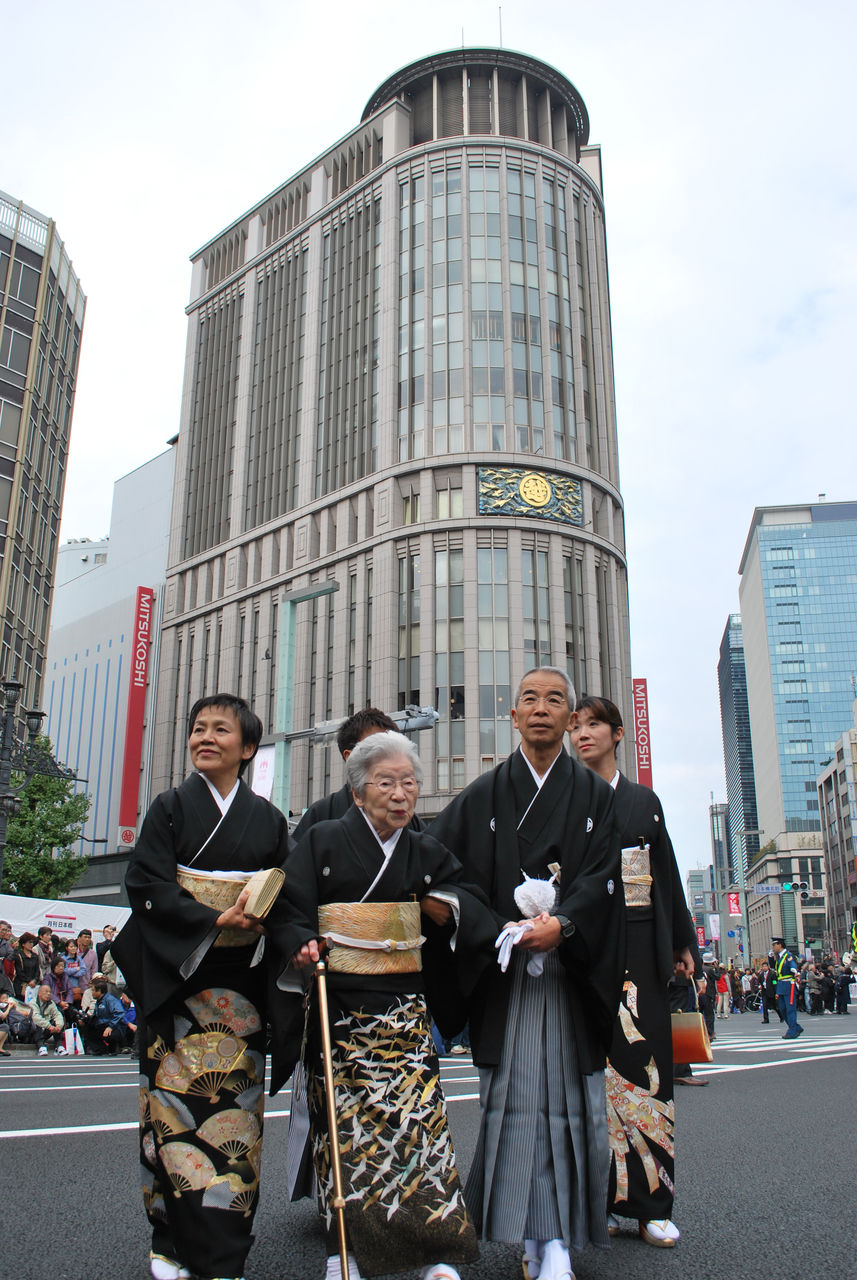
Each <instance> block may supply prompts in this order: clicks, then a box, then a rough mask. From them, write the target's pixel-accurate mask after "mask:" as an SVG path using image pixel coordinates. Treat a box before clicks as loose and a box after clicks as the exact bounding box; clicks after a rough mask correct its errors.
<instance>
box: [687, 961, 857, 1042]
mask: <svg viewBox="0 0 857 1280" xmlns="http://www.w3.org/2000/svg"><path fill="white" fill-rule="evenodd" d="M702 959H703V974H704V976H703V979H702V980H701V982H700V983H699V1001H700V1008H701V1009H702V1010H703V1011H704V1012H705V1014H706V1021H707V1022H708V1025H709V1031H710V1032H713V1030H714V1022H715V1020H716V1019H717V1018H722V1019H725V1018H728V1017H729V1016H730V1014H734V1013H750V1012H751V1011H753V1012H755V1011H756V1010H761V1013H762V1021H763V1022H768V1021H769V1014H770V1012H771V1011H773V1012H774V1013H776V1012H777V1001H776V977H777V975H776V968H775V964H774V959H773V956H769V957H768V959H767V960H765V961H764V962H763V963H762V964H760V965H758V966H757V967H752V968H746V969H741V968H739V967H737V966H731V967H727V966H726V965H725V964H718V963H717V961H716V960H715V958H714V956H713V955H711V954H710V953H706V954H705V955H704V956H703V958H702ZM844 960H846V961H848V960H850V954H849V955H848V956H845V957H844ZM853 982H857V969H856V968H855V967H854V965H853V963H842V964H835V963H834V962H833V960H832V959H831V958H830V957H825V958H824V959H823V960H820V961H817V962H816V961H810V960H806V961H804V962H803V964H802V965H801V968H800V979H799V984H798V1007H799V1009H800V1010H801V1012H806V1013H808V1014H810V1015H811V1016H817V1017H823V1016H824V1014H826V1013H831V1014H840V1015H842V1014H847V1013H848V1006H849V1004H850V996H851V984H852V983H853ZM778 1016H779V1015H778Z"/></svg>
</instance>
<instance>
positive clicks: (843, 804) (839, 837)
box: [818, 702, 857, 954]
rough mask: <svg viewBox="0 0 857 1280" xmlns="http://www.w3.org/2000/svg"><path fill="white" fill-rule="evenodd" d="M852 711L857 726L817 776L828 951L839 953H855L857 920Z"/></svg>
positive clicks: (856, 767) (856, 757) (856, 753)
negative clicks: (854, 943) (853, 932)
mask: <svg viewBox="0 0 857 1280" xmlns="http://www.w3.org/2000/svg"><path fill="white" fill-rule="evenodd" d="M853 710H854V727H853V728H851V729H846V730H845V732H844V733H843V735H842V737H841V738H840V739H839V741H838V742H837V743H836V746H835V748H834V753H833V757H832V759H830V760H829V761H828V762H827V766H826V767H825V768H824V769H823V770H822V772H821V773H820V774H819V777H818V808H819V817H820V818H821V838H822V841H823V844H824V875H825V881H826V883H827V928H828V937H827V938H826V939H825V941H826V944H827V949H828V950H829V951H837V952H839V953H840V954H841V953H842V952H843V951H851V950H852V941H851V926H852V925H853V923H854V921H855V920H857V843H855V823H857V702H855V703H854V709H853ZM852 815H854V816H853V817H852Z"/></svg>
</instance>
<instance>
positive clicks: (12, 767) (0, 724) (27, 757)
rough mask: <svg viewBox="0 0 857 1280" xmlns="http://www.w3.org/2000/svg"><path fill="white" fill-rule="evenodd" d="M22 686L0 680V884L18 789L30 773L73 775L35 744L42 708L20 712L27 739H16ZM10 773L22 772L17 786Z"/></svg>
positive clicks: (15, 809) (57, 776) (74, 775)
mask: <svg viewBox="0 0 857 1280" xmlns="http://www.w3.org/2000/svg"><path fill="white" fill-rule="evenodd" d="M23 687H24V686H23V685H22V684H21V683H20V681H18V680H3V681H2V683H0V691H2V696H3V707H2V716H0V884H2V882H3V856H4V854H5V852H6V830H7V827H8V825H9V819H10V818H11V817H13V816H14V815H15V814H16V813H17V812H18V809H19V808H20V806H21V801H20V799H19V798H18V796H19V792H21V791H23V789H24V787H25V786H26V785H27V783H28V782H29V781H30V779H31V778H32V776H33V774H34V773H41V774H44V775H46V776H47V777H49V778H65V779H67V780H68V779H76V777H77V775H76V774H75V772H74V770H73V769H63V768H62V767H61V766H60V765H58V764H57V762H56V760H54V758H53V756H52V755H51V753H50V751H46V750H45V748H44V747H41V746H40V745H39V742H38V737H39V729H40V728H41V725H42V720H43V719H44V716H45V712H44V711H25V712H24V718H25V720H26V722H27V740H26V742H20V741H19V740H18V738H17V736H16V734H15V708H16V707H17V705H18V699H19V698H20V696H21V690H22V689H23ZM13 773H20V774H22V775H23V781H22V782H19V783H18V784H17V786H13V785H12V774H13Z"/></svg>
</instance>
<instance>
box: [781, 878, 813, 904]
mask: <svg viewBox="0 0 857 1280" xmlns="http://www.w3.org/2000/svg"><path fill="white" fill-rule="evenodd" d="M808 890H809V884H808V883H807V881H806V880H787V881H786V882H785V884H784V885H783V893H799V894H800V896H801V898H802V899H803V900H804V902H805V901H806V900H807V898H808V897H809V892H808Z"/></svg>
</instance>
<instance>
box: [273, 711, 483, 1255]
mask: <svg viewBox="0 0 857 1280" xmlns="http://www.w3.org/2000/svg"><path fill="white" fill-rule="evenodd" d="M346 777H347V780H348V783H349V786H350V787H351V789H352V792H353V794H354V805H353V806H352V808H351V809H350V810H349V812H348V813H347V814H346V815H345V817H343V818H341V819H338V820H334V821H330V822H321V823H318V824H317V825H315V826H314V827H313V828H312V829H311V830H310V831H309V832H308V833H307V835H306V836H305V837H304V839H303V840H302V841H301V842H300V844H299V845H298V847H297V849H296V851H295V853H294V854H293V855H292V857H291V858H290V860H289V864H288V874H287V878H286V884H285V887H284V889H283V897H284V898H285V901H286V903H287V912H288V915H289V924H288V926H287V927H286V929H285V930H284V933H283V934H282V935H281V936H280V937H278V945H281V944H282V941H283V937H286V938H288V946H287V948H286V954H289V955H290V956H291V958H292V964H291V969H290V970H286V977H285V978H281V979H280V985H281V986H282V985H283V983H284V981H286V980H288V975H289V974H290V973H291V974H294V970H295V969H298V970H300V969H307V968H308V967H309V966H311V965H313V964H314V963H316V962H317V961H318V959H319V957H320V956H322V955H323V954H324V953H325V950H326V951H327V968H328V971H329V972H328V978H327V986H328V1001H329V1008H330V1022H331V1036H332V1042H333V1073H334V1083H335V1091H336V1111H337V1115H338V1116H339V1124H338V1140H339V1148H340V1153H341V1162H342V1169H343V1181H344V1196H345V1226H346V1235H347V1239H348V1244H349V1280H359V1277H362V1276H374V1275H379V1274H382V1273H386V1272H390V1271H398V1270H401V1269H403V1268H413V1267H423V1268H425V1269H424V1270H423V1272H422V1275H423V1278H424V1280H457V1277H458V1272H457V1271H456V1270H455V1268H454V1267H453V1266H452V1263H455V1262H467V1261H469V1260H471V1259H473V1258H475V1257H476V1254H477V1242H476V1236H475V1233H474V1230H473V1227H472V1225H471V1223H470V1220H469V1218H468V1215H467V1211H466V1209H465V1207H464V1201H463V1197H462V1192H461V1186H460V1183H459V1179H458V1173H457V1170H456V1166H455V1156H454V1152H453V1148H452V1140H451V1138H450V1134H449V1129H448V1126H447V1120H446V1108H445V1104H444V1100H443V1095H442V1093H441V1089H440V1080H439V1068H438V1062H437V1055H436V1052H435V1048H434V1043H433V1041H432V1035H431V1029H430V1020H429V1017H428V1014H427V1008H426V995H425V993H426V991H427V990H428V991H429V992H430V993H431V992H432V991H433V990H434V988H435V987H436V988H437V989H438V990H440V989H443V990H445V991H446V992H447V994H448V993H449V991H450V990H454V989H455V988H456V986H457V987H458V990H459V991H460V992H462V993H463V994H466V992H467V990H469V989H470V988H471V987H472V985H473V983H474V982H475V980H476V978H477V977H478V974H479V972H480V968H481V965H482V964H487V963H489V962H492V961H493V958H494V949H493V944H494V939H495V937H496V934H497V922H496V919H495V917H494V915H493V913H492V912H491V911H489V910H488V908H487V907H486V906H485V905H484V902H483V901H482V900H481V896H480V895H479V891H478V890H473V889H472V888H470V889H468V888H467V887H465V886H464V885H463V884H462V877H461V866H460V864H459V862H458V861H457V859H456V858H454V857H453V855H452V854H451V853H450V852H449V851H448V850H447V849H446V848H444V846H443V845H441V844H440V843H439V842H438V841H437V840H435V839H434V838H433V837H432V836H429V835H427V834H426V833H424V832H416V831H414V830H412V829H410V828H409V827H408V824H409V823H410V821H411V818H412V816H413V813H414V807H415V804H416V800H417V796H418V794H419V787H420V783H421V782H422V778H423V770H422V765H421V764H420V759H419V755H418V754H417V751H416V748H415V747H414V746H413V744H412V743H411V742H410V741H409V740H408V739H407V738H405V737H404V736H403V735H402V734H399V733H394V732H386V733H376V734H373V735H372V736H371V737H368V738H365V739H364V740H363V741H362V742H361V743H360V744H359V745H358V746H357V747H355V749H354V751H353V752H352V753H351V755H350V756H349V758H348V762H347V764H346ZM423 935H426V936H423ZM385 939H386V940H388V941H387V942H385V941H384V940H385ZM389 940H392V942H393V945H392V949H390V941H389ZM424 943H425V944H426V945H425V946H423V944H424ZM451 947H452V948H453V949H454V951H453V950H451ZM432 1008H433V1012H434V1013H435V1015H436V1016H438V1017H439V1019H440V1020H441V1021H443V1017H444V1015H443V1014H442V1013H440V1014H438V1011H437V1009H436V1008H435V1005H434V1002H432ZM304 1066H305V1069H306V1071H307V1076H308V1095H309V1107H310V1123H311V1129H312V1138H313V1157H314V1162H315V1168H316V1178H317V1184H318V1188H319V1202H320V1206H319V1207H320V1211H321V1213H322V1215H323V1216H324V1218H325V1221H326V1225H327V1232H328V1236H327V1239H328V1255H329V1256H328V1263H327V1277H328V1278H329V1280H341V1267H340V1259H339V1256H338V1252H337V1236H336V1228H335V1223H334V1221H333V1213H332V1208H331V1201H332V1197H333V1185H332V1172H331V1158H330V1142H329V1134H328V1122H327V1115H326V1111H325V1098H324V1077H323V1067H322V1061H321V1050H320V1035H319V1025H318V1013H317V1009H316V1008H315V1006H312V1007H311V1009H310V1014H309V1019H308V1025H307V1035H306V1043H305V1046H304Z"/></svg>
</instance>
